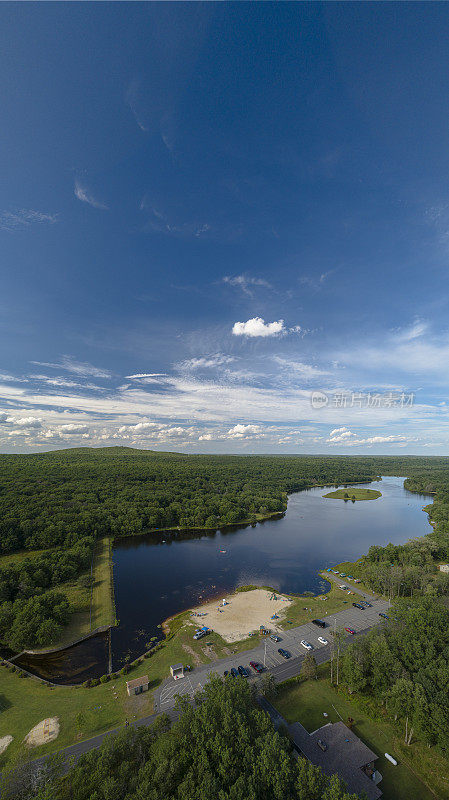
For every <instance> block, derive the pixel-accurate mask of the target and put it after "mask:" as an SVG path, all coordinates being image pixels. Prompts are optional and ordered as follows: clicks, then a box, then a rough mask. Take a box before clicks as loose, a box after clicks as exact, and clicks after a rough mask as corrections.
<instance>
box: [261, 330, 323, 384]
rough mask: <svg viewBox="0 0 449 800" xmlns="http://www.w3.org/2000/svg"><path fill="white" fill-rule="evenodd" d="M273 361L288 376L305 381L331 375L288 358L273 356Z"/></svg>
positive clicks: (310, 365)
mask: <svg viewBox="0 0 449 800" xmlns="http://www.w3.org/2000/svg"><path fill="white" fill-rule="evenodd" d="M298 327H299V326H298ZM273 361H275V362H276V364H279V366H280V367H282V368H283V369H284V371H285V372H286V373H287V374H288V375H289V376H291V375H292V374H294V375H298V376H299V377H300V378H304V379H305V380H312V379H314V378H319V377H322V376H323V375H330V374H331V373H330V372H329V371H328V370H325V369H320V368H319V367H315V366H312V364H305V363H304V362H303V361H295V360H293V359H289V358H282V357H281V356H273Z"/></svg>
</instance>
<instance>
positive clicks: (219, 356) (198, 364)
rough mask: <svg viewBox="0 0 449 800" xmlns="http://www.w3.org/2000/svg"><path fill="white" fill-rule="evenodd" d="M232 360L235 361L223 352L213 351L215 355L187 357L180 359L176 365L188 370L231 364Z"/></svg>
mask: <svg viewBox="0 0 449 800" xmlns="http://www.w3.org/2000/svg"><path fill="white" fill-rule="evenodd" d="M233 361H235V358H233V357H232V356H225V355H223V353H215V355H211V356H206V357H204V356H202V357H201V358H189V359H187V360H186V361H181V362H180V363H179V364H178V365H177V366H178V368H179V369H181V370H185V371H187V372H190V371H193V370H196V369H209V368H214V367H221V366H223V365H224V364H231V363H232V362H233Z"/></svg>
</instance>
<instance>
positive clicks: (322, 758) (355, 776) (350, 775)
mask: <svg viewBox="0 0 449 800" xmlns="http://www.w3.org/2000/svg"><path fill="white" fill-rule="evenodd" d="M289 728H290V731H291V733H292V734H293V739H294V742H295V744H296V745H297V747H298V748H299V749H300V750H301V752H302V753H303V754H304V755H305V756H306V758H308V759H309V761H311V762H312V763H313V764H316V765H317V766H319V767H321V769H322V770H323V772H325V773H326V775H334V774H335V773H337V774H338V775H339V776H340V778H341V779H342V780H343V781H344V782H345V783H346V785H347V787H348V789H349V791H350V792H351V793H352V792H354V793H355V794H362V793H363V792H365V794H366V795H367V797H368V800H378V798H379V797H381V796H382V792H381V790H380V789H379V788H378V786H376V784H375V783H374V782H373V781H372V780H371V779H370V778H369V777H368V776H367V775H366V774H365V773H364V772H363V771H362V767H363V766H365V764H369V763H371V762H372V761H375V760H376V759H377V758H378V756H377V755H376V753H374V752H373V751H372V750H370V748H369V747H367V746H366V744H364V743H363V742H362V741H361V740H360V739H359V738H358V737H357V736H356V735H355V734H354V733H352V731H350V730H349V728H347V726H346V725H345V724H344V723H343V722H334V723H328V724H327V725H323V727H322V728H319V729H318V730H316V731H314V732H313V733H310V734H309V733H308V732H307V731H306V729H305V728H304V727H303V726H302V725H301V724H300V723H299V722H295V723H294V724H293V725H290V726H289ZM318 739H321V740H322V741H324V742H325V743H326V745H327V750H326V751H325V752H324V753H323V751H322V750H321V749H320V748H319V747H318V745H317V741H318Z"/></svg>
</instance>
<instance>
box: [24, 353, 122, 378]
mask: <svg viewBox="0 0 449 800" xmlns="http://www.w3.org/2000/svg"><path fill="white" fill-rule="evenodd" d="M30 363H31V364H37V366H39V367H52V368H54V369H65V370H67V372H73V373H74V374H75V375H79V376H80V377H94V378H110V377H111V374H112V373H111V372H109V370H107V369H101V368H100V367H94V366H93V364H89V363H88V362H86V361H76V360H75V359H74V358H72V356H63V357H62V361H61V363H59V364H58V363H56V364H54V363H51V362H48V361H31V362H30Z"/></svg>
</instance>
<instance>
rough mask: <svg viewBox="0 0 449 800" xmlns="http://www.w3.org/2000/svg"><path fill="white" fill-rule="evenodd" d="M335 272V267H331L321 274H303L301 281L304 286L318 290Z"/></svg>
mask: <svg viewBox="0 0 449 800" xmlns="http://www.w3.org/2000/svg"><path fill="white" fill-rule="evenodd" d="M334 272H335V269H329V270H327V272H322V273H321V275H318V276H311V275H302V276H301V277H300V279H299V282H300V283H301V284H302V285H303V286H308V287H309V289H313V290H314V291H318V289H321V288H322V287H323V286H324V284H325V283H326V281H327V279H328V278H330V276H331V275H332V274H333V273H334Z"/></svg>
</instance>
